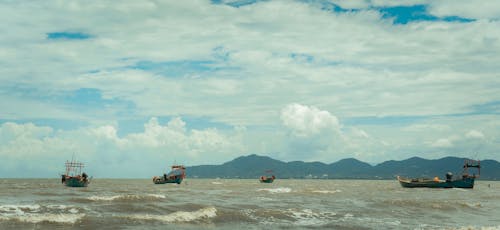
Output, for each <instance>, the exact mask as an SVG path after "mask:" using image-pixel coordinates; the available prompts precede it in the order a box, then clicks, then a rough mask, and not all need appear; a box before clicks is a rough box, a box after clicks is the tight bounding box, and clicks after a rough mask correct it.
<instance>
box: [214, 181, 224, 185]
mask: <svg viewBox="0 0 500 230" xmlns="http://www.w3.org/2000/svg"><path fill="white" fill-rule="evenodd" d="M212 184H222V182H218V181H212Z"/></svg>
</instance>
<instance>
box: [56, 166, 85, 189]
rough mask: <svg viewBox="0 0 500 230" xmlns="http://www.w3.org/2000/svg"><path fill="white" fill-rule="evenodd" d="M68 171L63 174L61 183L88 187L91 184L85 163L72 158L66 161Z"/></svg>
mask: <svg viewBox="0 0 500 230" xmlns="http://www.w3.org/2000/svg"><path fill="white" fill-rule="evenodd" d="M65 165H66V172H65V173H64V174H63V175H61V183H62V184H64V185H65V186H67V187H87V186H88V185H89V184H90V180H91V178H89V177H88V175H87V174H86V173H84V172H82V168H83V167H84V165H83V163H80V162H76V161H74V160H71V162H69V161H66V164H65Z"/></svg>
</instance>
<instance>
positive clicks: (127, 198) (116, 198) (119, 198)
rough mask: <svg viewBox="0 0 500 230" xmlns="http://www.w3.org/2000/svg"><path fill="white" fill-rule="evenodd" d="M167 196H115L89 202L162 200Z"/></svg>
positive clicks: (89, 198) (97, 197) (94, 197)
mask: <svg viewBox="0 0 500 230" xmlns="http://www.w3.org/2000/svg"><path fill="white" fill-rule="evenodd" d="M165 198H166V197H165V195H161V194H146V195H130V194H129V195H115V196H91V197H88V198H87V200H91V201H134V200H139V201H140V200H161V199H165Z"/></svg>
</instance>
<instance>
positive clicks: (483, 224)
mask: <svg viewBox="0 0 500 230" xmlns="http://www.w3.org/2000/svg"><path fill="white" fill-rule="evenodd" d="M0 229H500V182H498V181H476V185H475V187H474V189H428V188H413V189H412V188H402V187H401V186H400V185H399V183H398V182H397V181H396V180H314V179H311V180H293V179H276V180H275V182H274V183H272V184H264V183H259V181H258V180H257V179H252V180H251V179H190V178H187V179H185V180H184V181H183V182H182V184H180V185H178V184H162V185H155V184H153V182H152V180H150V179H93V180H92V182H91V183H90V185H89V186H88V187H86V188H69V187H65V186H63V185H62V184H61V182H60V179H57V178H55V179H0Z"/></svg>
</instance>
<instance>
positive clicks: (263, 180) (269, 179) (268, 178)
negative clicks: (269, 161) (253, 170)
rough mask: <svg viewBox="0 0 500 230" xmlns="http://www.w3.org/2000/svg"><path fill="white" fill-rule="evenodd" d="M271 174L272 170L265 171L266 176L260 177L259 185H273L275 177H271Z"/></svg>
mask: <svg viewBox="0 0 500 230" xmlns="http://www.w3.org/2000/svg"><path fill="white" fill-rule="evenodd" d="M272 172H273V170H266V174H267V176H261V177H260V179H259V181H260V183H273V181H274V179H276V177H275V176H274V175H271V173H272Z"/></svg>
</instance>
